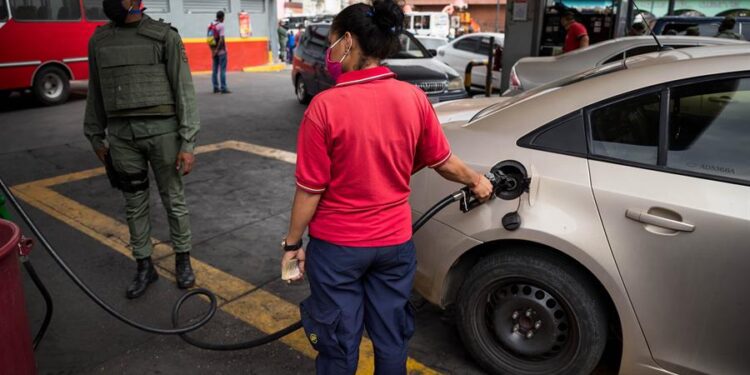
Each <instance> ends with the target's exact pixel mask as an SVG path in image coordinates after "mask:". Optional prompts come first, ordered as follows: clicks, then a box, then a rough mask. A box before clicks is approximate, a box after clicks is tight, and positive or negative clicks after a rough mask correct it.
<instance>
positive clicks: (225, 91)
mask: <svg viewBox="0 0 750 375" xmlns="http://www.w3.org/2000/svg"><path fill="white" fill-rule="evenodd" d="M221 93H222V94H231V93H232V92H231V91H229V89H224V90H221Z"/></svg>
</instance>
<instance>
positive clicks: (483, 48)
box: [477, 36, 500, 55]
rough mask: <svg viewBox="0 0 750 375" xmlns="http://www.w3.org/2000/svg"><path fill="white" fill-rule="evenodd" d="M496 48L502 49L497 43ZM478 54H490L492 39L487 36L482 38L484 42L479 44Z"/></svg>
mask: <svg viewBox="0 0 750 375" xmlns="http://www.w3.org/2000/svg"><path fill="white" fill-rule="evenodd" d="M495 48H500V45H499V44H498V43H497V41H495ZM493 51H494V49H493ZM477 52H479V53H481V54H485V55H486V54H488V53H490V37H488V36H486V37H483V38H482V40H481V41H480V42H479V50H478V51H477Z"/></svg>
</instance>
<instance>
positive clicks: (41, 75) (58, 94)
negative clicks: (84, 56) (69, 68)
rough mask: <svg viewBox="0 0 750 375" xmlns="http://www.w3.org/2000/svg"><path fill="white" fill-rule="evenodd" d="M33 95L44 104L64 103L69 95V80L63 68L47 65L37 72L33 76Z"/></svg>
mask: <svg viewBox="0 0 750 375" xmlns="http://www.w3.org/2000/svg"><path fill="white" fill-rule="evenodd" d="M33 89H34V96H35V97H36V99H37V100H38V101H39V102H40V103H42V104H44V105H56V104H62V103H65V102H66V101H67V100H68V97H69V96H70V80H69V79H68V74H67V73H65V71H64V70H62V69H60V68H59V67H56V66H48V67H45V68H42V69H41V70H39V72H37V74H36V77H35V78H34V88H33Z"/></svg>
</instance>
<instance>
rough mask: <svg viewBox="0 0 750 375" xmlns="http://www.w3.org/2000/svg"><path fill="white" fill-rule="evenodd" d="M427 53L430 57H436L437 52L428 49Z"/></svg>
mask: <svg viewBox="0 0 750 375" xmlns="http://www.w3.org/2000/svg"><path fill="white" fill-rule="evenodd" d="M427 52H428V53H429V54H430V56H431V57H435V56H437V50H436V49H428V50H427Z"/></svg>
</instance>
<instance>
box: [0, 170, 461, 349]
mask: <svg viewBox="0 0 750 375" xmlns="http://www.w3.org/2000/svg"><path fill="white" fill-rule="evenodd" d="M0 188H2V192H3V193H5V195H6V197H7V198H8V200H9V201H10V203H11V204H12V205H13V207H14V208H15V209H16V211H17V212H18V214H19V215H20V216H21V218H22V219H23V221H24V222H25V223H26V225H27V226H28V227H29V229H30V230H31V232H32V233H33V234H34V236H35V237H36V238H37V240H38V241H39V242H40V243H41V244H42V246H43V247H44V249H45V250H46V251H47V253H48V254H49V255H50V256H51V257H52V259H53V260H54V261H55V262H56V263H57V264H58V265H59V266H60V268H62V270H63V271H64V272H65V274H66V275H67V276H68V277H69V278H70V279H71V280H72V281H73V283H74V284H76V286H78V288H79V289H81V291H82V292H83V293H84V294H85V295H86V296H87V297H89V298H90V299H91V300H92V301H94V303H96V304H97V305H98V306H99V307H101V308H102V309H103V310H104V311H106V312H107V313H108V314H109V315H111V316H112V317H114V318H115V319H117V320H119V321H121V322H122V323H125V324H127V325H129V326H131V327H133V328H135V329H138V330H141V331H145V332H149V333H153V334H159V335H179V336H180V338H182V340H184V341H185V342H186V343H188V344H190V345H193V346H195V347H198V348H201V349H206V350H215V351H234V350H244V349H250V348H254V347H257V346H261V345H265V344H268V343H270V342H273V341H276V340H278V339H280V338H282V337H284V336H286V335H289V334H291V333H292V332H294V331H296V330H298V329H300V328H302V322H301V321H297V322H295V323H293V324H291V325H289V326H288V327H286V328H282V329H280V330H278V331H276V332H273V333H271V334H269V335H266V336H262V337H260V338H257V339H253V340H249V341H245V342H238V343H232V344H214V343H207V342H203V341H200V340H197V339H195V338H192V337H190V336H188V335H187V334H188V333H189V332H192V331H195V330H197V329H199V328H201V327H203V326H204V325H206V324H207V323H208V322H209V321H210V320H211V319H212V318H213V317H214V315H215V314H216V310H217V307H218V304H217V298H216V295H215V294H214V293H213V292H211V291H210V290H207V289H202V288H198V289H193V290H190V291H188V292H187V293H185V294H183V295H182V297H180V298H179V299H178V300H177V302H175V304H174V307H173V309H172V328H158V327H152V326H148V325H145V324H142V323H139V322H137V321H135V320H132V319H130V318H128V317H126V316H125V315H123V314H122V313H120V312H118V311H117V310H115V309H114V308H113V307H112V306H110V305H109V304H108V303H107V302H105V301H104V300H103V299H101V298H100V297H99V296H98V295H97V294H96V293H94V291H92V290H91V288H89V287H88V285H86V283H85V282H84V281H83V280H81V278H80V277H78V275H76V273H75V272H73V270H72V269H71V268H70V267H69V266H68V264H67V263H66V262H65V260H63V259H62V257H60V255H59V254H58V253H57V251H55V248H54V247H53V246H52V244H51V243H50V242H49V241H48V240H47V237H45V236H44V233H42V231H41V230H40V229H39V228H38V227H37V226H36V225H35V224H34V221H33V220H32V219H31V218H30V217H29V215H28V214H27V213H26V210H25V209H24V208H23V207H22V206H21V204H20V203H19V202H18V200H17V199H16V197H15V195H13V192H12V191H11V190H10V189H9V188H8V186H7V185H6V184H5V182H4V181H3V180H2V178H0ZM467 194H469V195H470V194H471V192H470V191H469V190H468V189H462V190H459V191H457V192H455V193H452V194H450V195H448V196H447V197H445V198H443V199H442V200H440V201H439V202H438V203H437V204H435V205H434V206H432V207H431V208H430V209H428V210H427V211H425V213H424V214H422V216H420V217H419V219H417V221H415V222H414V224H413V225H412V232H413V233H416V232H417V231H418V230H419V229H420V228H421V227H422V226H423V225H424V224H425V223H427V222H428V221H429V220H430V219H431V218H432V217H433V216H435V215H436V214H437V213H438V212H440V211H441V210H443V209H444V208H446V207H448V206H449V205H450V204H451V203H453V202H456V201H459V200H461V199H466V198H467ZM24 268H25V269H26V271H27V272H28V274H29V276H30V277H31V279H32V281H33V283H34V285H35V286H36V287H37V289H39V291H40V293H41V294H42V296H43V298H44V301H45V305H46V312H45V318H44V321H43V322H42V325H41V327H40V329H39V331H38V332H37V334H36V336H35V338H34V349H36V348H37V347H38V346H39V343H40V342H41V340H42V338H43V337H44V334H45V332H46V330H47V328H48V327H49V323H50V320H51V317H52V311H53V309H54V304H53V302H52V298H51V296H50V294H49V292H48V291H47V288H46V287H45V286H44V283H43V282H42V280H41V279H40V278H39V276H38V275H37V273H36V270H34V266H33V265H32V264H31V261H29V260H28V259H25V260H24ZM195 296H204V297H206V298H208V300H209V306H208V310H207V311H206V313H205V314H204V315H203V316H201V317H200V319H198V321H197V322H195V323H193V324H190V325H187V326H184V327H180V326H179V320H180V310H181V309H182V306H183V305H184V304H185V302H187V301H188V300H190V299H191V298H193V297H195Z"/></svg>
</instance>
